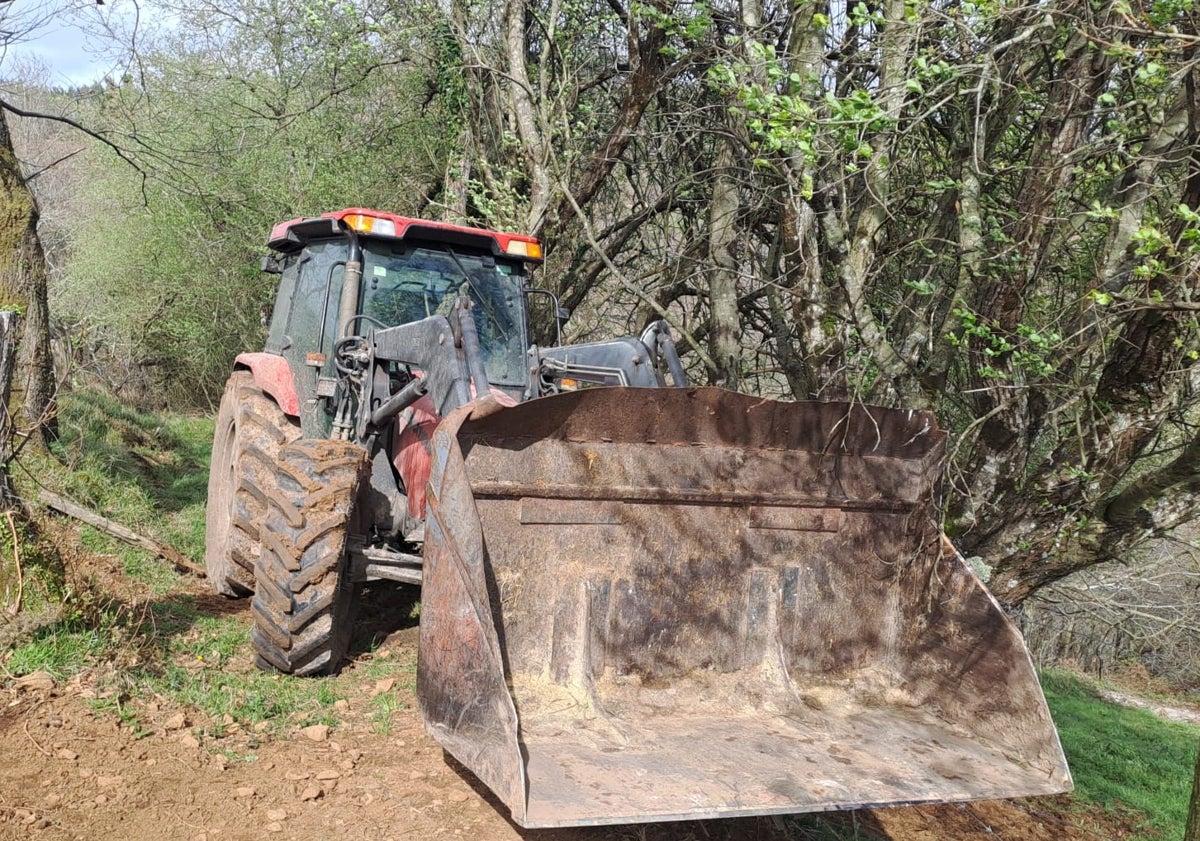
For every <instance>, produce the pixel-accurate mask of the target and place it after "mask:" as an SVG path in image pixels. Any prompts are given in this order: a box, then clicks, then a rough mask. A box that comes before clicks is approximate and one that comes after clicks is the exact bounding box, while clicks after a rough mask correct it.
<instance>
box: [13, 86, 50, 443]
mask: <svg viewBox="0 0 1200 841" xmlns="http://www.w3.org/2000/svg"><path fill="white" fill-rule="evenodd" d="M37 224H38V209H37V202H36V201H35V200H34V197H33V193H32V191H30V189H29V185H28V184H27V183H26V181H25V178H24V177H23V176H22V174H21V168H20V164H19V163H18V161H17V157H16V154H15V153H14V152H13V144H12V134H11V133H10V132H9V127H8V119H7V116H6V115H5V113H4V112H3V111H2V110H0V308H2V309H15V310H18V311H20V312H22V313H23V317H22V319H21V322H22V331H21V342H20V349H19V351H18V356H17V373H18V387H17V388H16V389H14V391H15V392H16V400H15V402H16V403H17V406H16V407H15V411H16V416H17V418H18V419H19V423H20V425H21V426H23V427H26V428H27V429H28V430H29V432H30V434H33V435H35V436H37V437H38V438H40V439H42V440H44V438H45V436H46V434H47V431H48V430H50V429H52V428H53V419H54V406H55V402H54V397H55V383H54V364H53V358H52V356H51V353H50V311H49V306H48V304H47V270H46V255H45V252H44V251H43V250H42V244H41V241H40V240H39V239H38V233H37Z"/></svg>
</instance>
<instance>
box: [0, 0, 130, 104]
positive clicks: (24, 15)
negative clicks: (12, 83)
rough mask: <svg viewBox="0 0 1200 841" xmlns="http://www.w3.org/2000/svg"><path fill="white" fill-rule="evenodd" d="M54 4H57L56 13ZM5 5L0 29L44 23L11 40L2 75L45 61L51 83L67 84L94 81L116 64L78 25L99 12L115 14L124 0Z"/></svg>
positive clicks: (0, 62)
mask: <svg viewBox="0 0 1200 841" xmlns="http://www.w3.org/2000/svg"><path fill="white" fill-rule="evenodd" d="M55 6H59V7H60V8H59V9H58V11H57V13H55V12H54V7H55ZM4 7H5V8H4V12H3V17H0V30H3V31H4V32H6V33H9V32H23V31H25V30H26V29H27V28H28V26H29V23H30V22H31V21H37V22H39V23H41V24H42V25H40V26H38V27H37V28H36V29H35V30H34V31H33V33H32V36H31V37H30V38H28V39H26V40H23V41H21V42H18V43H13V44H10V45H9V46H8V48H7V49H5V50H4V51H3V56H2V58H0V76H3V77H11V76H13V75H15V72H16V71H18V70H19V69H20V68H21V67H22V65H23V64H25V63H28V62H29V61H31V60H32V61H34V62H37V63H40V64H42V65H44V66H45V68H46V69H47V71H48V73H49V78H48V79H47V81H48V82H49V84H50V85H51V86H53V87H68V86H72V85H86V84H90V83H92V82H97V81H99V80H100V79H102V78H104V76H105V75H107V74H108V73H109V72H110V71H111V70H113V69H114V67H115V66H116V62H115V61H114V58H113V56H112V55H111V53H110V54H109V55H108V57H106V56H105V54H104V47H105V44H104V43H103V42H102V41H101V40H100V39H99V38H98V37H97V36H96V35H89V34H87V33H86V32H85V31H84V30H83V29H82V28H81V27H83V26H86V25H87V24H89V23H91V24H93V25H94V24H96V23H97V22H98V20H99V14H100V13H108V14H118V15H119V14H121V11H122V7H124V8H125V9H126V10H128V9H129V8H130V6H129V5H127V4H125V3H123V2H122V0H106V5H105V6H104V7H98V6H95V5H94V4H93V5H84V4H83V3H80V2H71V0H66V2H55V0H12V2H11V3H5V4H4Z"/></svg>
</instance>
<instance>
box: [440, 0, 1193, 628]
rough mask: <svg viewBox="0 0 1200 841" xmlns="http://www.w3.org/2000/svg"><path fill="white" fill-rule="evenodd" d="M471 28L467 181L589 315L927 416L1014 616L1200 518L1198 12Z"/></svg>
mask: <svg viewBox="0 0 1200 841" xmlns="http://www.w3.org/2000/svg"><path fill="white" fill-rule="evenodd" d="M456 14H457V18H456V20H457V24H456V32H457V34H458V37H459V41H460V51H461V53H462V55H463V56H464V64H465V65H466V66H467V67H468V68H469V70H470V73H471V75H470V77H469V78H470V79H471V80H472V87H471V89H470V95H471V97H472V98H473V102H474V103H475V105H476V107H474V108H472V109H471V110H470V113H471V114H472V115H473V116H474V119H473V123H472V127H471V130H470V131H469V135H470V137H471V138H472V139H473V142H474V143H475V144H476V147H477V150H478V151H477V152H476V156H477V157H478V158H479V159H483V160H488V161H490V162H491V164H490V168H484V167H480V169H483V170H484V173H483V175H482V177H481V178H480V179H479V181H478V183H477V184H476V190H477V192H478V193H480V194H481V195H483V196H484V197H498V196H510V197H511V196H517V197H519V198H520V201H519V202H515V204H517V205H519V207H520V209H521V210H522V211H523V212H524V214H525V215H524V221H525V227H526V228H531V229H533V230H535V231H538V232H540V233H541V234H542V235H543V236H545V237H547V239H548V250H549V251H550V254H551V259H550V261H549V263H548V275H549V277H548V281H549V284H550V285H551V286H552V287H554V288H555V291H557V292H558V293H559V294H560V295H562V296H563V298H564V299H565V300H566V302H567V303H568V304H570V305H571V306H573V307H575V308H576V311H577V313H579V315H577V317H576V323H577V324H582V325H583V326H584V327H585V328H586V327H587V325H588V323H589V321H590V322H593V323H595V324H596V325H598V326H599V325H605V326H612V324H611V322H612V321H613V320H614V318H613V316H612V313H614V312H616V313H618V314H620V313H629V312H635V313H636V314H637V315H636V319H637V320H638V321H641V320H642V319H645V318H647V317H648V316H650V315H651V314H652V313H654V312H658V311H664V312H666V313H668V315H669V316H670V317H671V319H672V320H673V321H674V323H675V324H676V326H677V327H679V328H680V329H681V330H682V332H683V334H684V340H685V342H684V346H685V349H688V351H689V359H690V362H691V364H692V366H693V369H694V370H695V372H696V373H697V374H698V375H699V376H700V378H701V379H707V380H709V381H711V382H717V383H723V384H728V385H736V384H741V385H742V386H743V387H745V388H748V389H751V390H758V391H761V392H763V393H768V394H782V395H788V396H795V397H801V398H811V397H850V398H853V399H861V400H865V401H870V402H877V403H884V404H891V405H906V406H920V407H930V408H934V409H936V410H937V412H938V413H939V415H940V416H941V417H942V418H943V419H944V422H945V423H946V424H947V425H948V426H949V427H950V428H951V429H952V430H953V431H954V432H955V433H956V437H955V443H954V446H953V464H952V476H951V490H952V492H951V493H950V494H949V496H948V500H949V505H948V511H947V523H946V525H947V528H948V530H950V531H951V533H952V534H953V535H954V537H955V539H956V540H957V541H958V542H959V543H960V544H961V545H962V547H963V548H964V549H965V550H966V551H967V552H968V553H970V554H977V555H980V556H982V557H984V558H985V559H986V560H987V562H988V563H989V564H991V565H992V566H993V568H994V570H995V573H994V576H993V578H992V582H991V583H992V586H993V588H994V590H995V591H996V593H997V595H998V596H999V597H1000V598H1001V599H1002V600H1004V601H1006V602H1008V603H1009V604H1017V603H1019V602H1021V601H1022V600H1023V599H1024V598H1026V597H1027V596H1028V595H1029V594H1030V593H1032V592H1034V591H1035V590H1037V589H1038V588H1039V587H1041V586H1044V585H1045V584H1047V583H1049V582H1052V581H1054V580H1057V579H1059V578H1061V577H1063V576H1065V575H1067V574H1069V573H1070V572H1071V571H1073V570H1076V569H1081V568H1085V567H1087V566H1089V565H1092V564H1095V563H1098V562H1102V561H1105V560H1110V559H1116V558H1121V557H1124V556H1125V555H1126V554H1127V553H1128V552H1129V551H1131V550H1132V549H1133V547H1135V546H1137V545H1139V544H1141V543H1144V542H1145V541H1146V540H1148V539H1152V538H1153V537H1155V536H1159V535H1162V534H1165V533H1168V532H1170V531H1171V530H1172V529H1173V528H1175V527H1176V526H1178V525H1179V524H1181V523H1183V522H1186V521H1188V520H1190V519H1192V518H1194V516H1195V514H1196V499H1197V498H1196V494H1195V491H1196V490H1197V488H1198V487H1200V474H1198V473H1197V468H1196V465H1197V464H1198V463H1200V462H1197V459H1196V456H1197V453H1198V452H1200V439H1198V438H1197V435H1196V426H1195V424H1196V422H1197V419H1198V418H1197V411H1196V408H1197V407H1196V400H1195V385H1194V378H1195V374H1196V372H1197V367H1196V359H1197V345H1196V339H1197V336H1196V322H1195V307H1194V306H1193V303H1192V301H1193V300H1194V294H1195V291H1196V290H1195V283H1196V278H1197V277H1198V273H1197V270H1198V269H1200V265H1198V264H1197V254H1198V248H1197V242H1198V241H1200V228H1198V226H1197V221H1198V219H1200V217H1198V216H1197V213H1198V211H1200V203H1198V200H1200V194H1198V193H1197V190H1200V167H1198V165H1197V164H1198V163H1200V162H1198V161H1197V159H1196V157H1195V154H1194V152H1195V149H1196V148H1197V147H1198V141H1200V137H1198V136H1197V132H1198V131H1200V124H1198V121H1197V118H1196V114H1197V113H1198V109H1197V108H1196V81H1197V72H1196V47H1197V43H1198V30H1197V19H1196V18H1197V13H1196V11H1195V10H1194V9H1193V8H1192V5H1191V4H1178V3H1170V2H1148V3H1140V4H1127V5H1122V4H1117V5H1113V6H1111V7H1110V6H1100V7H1097V6H1095V5H1094V4H1087V3H1083V2H1075V0H1062V2H1053V3H1038V4H1028V5H1024V4H1020V3H1005V2H982V3H971V4H951V3H942V2H920V3H913V2H905V0H883V2H873V3H865V2H864V3H858V2H856V3H844V4H843V3H815V4H810V5H805V6H802V7H797V8H795V9H793V8H792V7H764V8H762V9H761V10H760V9H759V8H757V7H756V6H754V4H752V3H750V2H743V3H740V4H736V5H735V4H730V3H720V2H718V3H712V4H707V5H706V4H700V3H685V2H656V3H640V4H631V5H630V6H623V5H621V4H620V3H617V2H609V3H606V4H588V3H583V4H576V5H571V6H562V5H561V4H557V3H554V4H541V3H537V2H535V0H510V1H509V2H508V3H507V4H506V6H505V14H504V16H503V20H502V22H501V21H495V20H491V21H485V20H482V18H479V19H473V18H472V17H471V10H470V8H469V7H465V6H464V7H461V8H459V9H458V11H457V13H456ZM496 161H503V165H502V166H497V165H496V163H495V162H496ZM513 204H514V202H512V201H510V202H508V205H509V206H512V205H513ZM494 206H495V205H492V206H489V205H487V204H486V203H479V202H477V203H476V210H477V211H478V212H479V215H480V217H482V220H483V221H489V222H495V221H500V220H503V219H504V218H505V217H503V216H502V215H501V216H500V217H499V218H498V217H497V215H495V214H491V213H489V211H490V210H491V209H492V208H493V207H494ZM507 221H513V217H511V216H510V217H507ZM615 320H616V321H624V323H623V324H621V325H619V326H621V327H625V328H626V329H629V328H634V329H636V327H637V324H636V323H634V324H631V323H630V321H632V320H633V319H629V320H625V318H624V316H622V315H617V317H616V318H615ZM730 336H735V337H738V339H739V340H740V352H739V353H738V354H737V364H736V365H734V366H732V367H731V366H730V361H731V360H730V353H729V351H728V350H727V349H726V348H727V347H728V342H729V337H730Z"/></svg>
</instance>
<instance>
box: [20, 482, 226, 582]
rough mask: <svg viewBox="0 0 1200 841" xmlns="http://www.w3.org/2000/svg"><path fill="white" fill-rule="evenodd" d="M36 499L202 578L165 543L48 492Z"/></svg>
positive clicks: (180, 570) (184, 558) (186, 559)
mask: <svg viewBox="0 0 1200 841" xmlns="http://www.w3.org/2000/svg"><path fill="white" fill-rule="evenodd" d="M38 499H40V500H41V501H42V502H43V503H45V504H46V505H48V506H49V507H51V508H53V509H54V510H55V511H61V512H62V513H64V514H67V515H69V516H71V517H74V518H75V519H76V520H79V521H80V522H84V523H87V524H88V525H89V526H93V527H95V528H98V529H100V531H102V532H104V533H105V534H111V535H112V536H113V537H115V538H118V539H119V540H124V541H125V542H126V543H129V544H132V545H134V546H137V547H138V548H139V549H145V550H146V551H147V552H153V553H154V554H155V555H158V556H159V557H160V558H163V559H164V560H167V561H170V562H171V563H172V564H174V565H175V569H176V570H178V571H179V572H187V573H191V574H192V575H198V576H201V577H203V576H204V574H205V573H204V569H203V568H201V567H200V566H198V565H196V564H195V563H193V562H192V561H191V559H189V558H188V557H187V556H186V555H184V554H183V553H182V552H180V551H179V550H178V549H176V548H174V547H172V546H168V545H167V544H165V543H160V542H159V541H157V540H155V539H154V538H152V537H146V536H145V535H143V534H138V533H137V532H135V531H133V530H132V529H130V528H126V527H125V526H123V525H121V524H120V523H116V522H113V521H112V520H110V519H108V518H107V517H102V516H100V515H99V514H97V513H96V512H95V511H89V510H88V509H87V508H84V507H83V506H82V505H79V504H78V503H75V502H72V501H71V500H69V499H67V498H66V497H61V496H59V495H58V494H55V493H51V492H50V491H45V490H44V491H40V492H39V493H38Z"/></svg>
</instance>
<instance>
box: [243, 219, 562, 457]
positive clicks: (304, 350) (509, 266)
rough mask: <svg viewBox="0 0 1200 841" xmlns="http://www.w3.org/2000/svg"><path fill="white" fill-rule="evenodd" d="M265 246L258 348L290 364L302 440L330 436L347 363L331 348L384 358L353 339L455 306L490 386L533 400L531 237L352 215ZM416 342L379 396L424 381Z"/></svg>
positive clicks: (295, 225) (536, 254)
mask: <svg viewBox="0 0 1200 841" xmlns="http://www.w3.org/2000/svg"><path fill="white" fill-rule="evenodd" d="M268 245H269V246H270V248H271V249H272V250H273V251H274V252H275V253H274V255H272V257H271V258H268V260H267V261H265V262H264V268H265V269H266V270H268V271H274V272H277V273H279V274H280V275H281V278H280V290H279V295H278V297H277V299H276V305H275V310H274V313H273V315H272V318H271V322H270V328H269V331H268V336H267V342H266V347H265V351H266V352H267V353H269V354H277V355H278V356H280V357H282V358H284V359H286V360H287V362H288V367H289V369H290V371H291V372H292V375H293V378H294V380H295V382H294V386H295V390H296V392H297V397H298V403H299V408H300V416H301V421H302V424H303V425H304V427H305V428H306V429H311V430H312V432H311V433H310V434H320V435H325V434H328V430H329V428H330V424H331V422H332V420H333V416H334V412H335V411H336V405H337V403H338V400H336V399H328V398H336V397H340V396H341V395H340V393H338V383H339V382H342V381H344V380H345V375H346V370H345V368H346V364H347V362H348V361H350V362H353V359H352V358H349V359H342V360H340V361H339V349H340V351H341V354H342V356H343V357H346V356H347V354H349V356H350V357H353V356H354V354H355V353H359V354H362V353H365V354H367V355H368V356H370V357H372V359H371V361H372V362H375V361H381V360H380V357H379V355H378V353H376V352H375V351H376V350H377V348H373V347H367V346H366V345H365V344H364V342H362V341H360V342H353V341H348V340H349V339H350V338H351V337H355V336H357V337H360V338H362V339H364V340H365V339H366V337H369V336H374V335H376V334H382V333H383V331H386V330H388V329H389V328H396V327H402V326H404V325H412V324H416V323H419V322H425V321H429V320H430V319H434V318H435V317H437V316H442V317H449V316H451V315H452V314H453V312H454V310H455V307H456V306H462V307H464V309H465V310H466V311H469V313H470V319H471V322H472V326H473V327H474V331H473V332H474V333H475V337H476V338H477V340H478V346H479V352H480V356H481V359H482V364H483V368H484V371H485V372H486V379H487V381H488V383H489V384H490V385H491V386H492V387H494V388H496V389H499V390H500V391H502V392H504V393H506V394H507V395H509V396H510V397H511V398H513V399H514V400H517V401H520V400H525V399H528V398H529V397H531V396H536V392H535V391H534V385H533V384H532V383H531V376H530V368H531V366H530V363H529V361H528V360H529V350H530V347H531V344H532V342H531V336H530V330H529V319H528V313H527V305H526V293H527V285H526V279H527V276H528V268H529V267H530V265H531V264H537V263H539V262H540V261H541V246H540V245H539V244H538V242H537V240H535V239H533V238H532V237H523V236H518V235H516V234H502V233H495V232H492V231H485V230H481V229H475V228H464V227H460V226H456V225H447V224H442V223H435V222H426V221H420V220H415V219H408V218H406V217H402V216H397V215H395V214H390V213H383V212H379V211H373V210H370V211H369V210H363V209H361V208H354V209H350V210H343V211H337V212H335V213H328V214H325V215H324V216H321V217H316V218H301V219H292V220H290V221H288V222H283V223H281V224H279V225H277V226H275V228H274V229H273V230H272V232H271V237H270V239H269V240H268ZM347 295H350V296H353V297H354V298H356V300H355V301H348V300H345V298H346V296H347ZM460 301H461V302H463V303H462V304H460V303H459V302H460ZM428 333H429V331H425V334H426V336H425V337H426V338H428V337H429V336H428ZM460 333H461V331H456V332H455V336H454V339H455V343H456V344H461V335H460ZM436 340H437V339H436V337H434V338H433V339H432V341H436ZM423 343H424V342H423V341H422V340H421V339H420V338H418V339H416V345H415V347H416V348H417V352H415V353H411V354H408V355H409V356H411V357H412V358H405V359H394V358H393V359H391V360H389V365H388V366H387V367H388V368H389V370H388V377H389V381H388V383H386V384H384V386H383V388H384V390H385V391H388V392H390V391H393V390H394V389H395V388H396V387H402V386H403V385H405V384H407V382H408V381H410V380H411V379H413V378H414V377H419V376H420V375H421V373H422V364H421V363H422V361H423V360H422V357H425V358H426V359H427V358H428V356H429V354H428V353H422V352H421V351H424V350H428V349H427V348H421V347H420V345H422V344H423ZM443 343H444V342H443ZM306 370H307V371H308V373H307V374H304V373H303V372H305V371H306ZM314 374H315V376H314Z"/></svg>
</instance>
